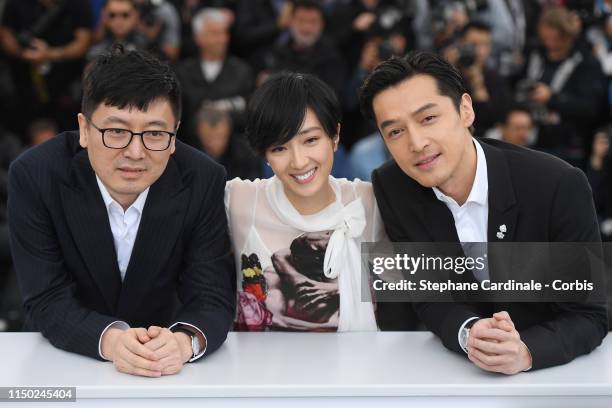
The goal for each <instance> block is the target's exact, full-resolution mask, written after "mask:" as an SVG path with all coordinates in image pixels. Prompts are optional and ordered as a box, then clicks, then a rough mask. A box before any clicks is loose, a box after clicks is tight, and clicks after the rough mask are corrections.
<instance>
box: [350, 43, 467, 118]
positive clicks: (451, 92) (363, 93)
mask: <svg viewBox="0 0 612 408" xmlns="http://www.w3.org/2000/svg"><path fill="white" fill-rule="evenodd" d="M415 75H429V76H431V77H433V78H434V79H435V81H436V83H437V85H438V92H440V95H444V96H448V97H450V98H451V99H452V100H453V104H454V105H455V108H456V109H457V112H459V107H460V105H461V97H462V96H463V94H465V93H469V92H468V90H467V87H466V86H465V82H464V80H463V77H462V76H461V73H460V72H459V71H458V70H457V68H455V67H454V66H453V65H452V64H450V63H449V62H448V61H446V60H445V59H444V58H442V57H441V56H439V55H437V54H434V53H431V52H423V51H413V52H410V53H408V54H406V55H405V56H404V57H392V58H391V59H388V60H386V61H384V62H381V63H380V64H378V66H376V68H375V69H374V71H372V72H371V73H370V74H369V75H368V76H367V77H366V79H365V80H364V82H363V85H362V86H361V89H360V90H359V103H360V106H361V112H362V113H363V115H364V116H365V117H366V118H368V119H371V120H375V118H376V116H375V114H374V109H373V108H372V101H373V100H374V98H375V97H376V95H378V94H379V93H380V92H382V91H384V90H386V89H388V88H391V87H393V86H396V85H399V84H400V83H401V82H404V81H405V80H407V79H410V78H412V77H413V76H415Z"/></svg>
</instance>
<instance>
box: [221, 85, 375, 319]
mask: <svg viewBox="0 0 612 408" xmlns="http://www.w3.org/2000/svg"><path fill="white" fill-rule="evenodd" d="M340 112H341V111H340V106H339V104H338V101H337V99H336V96H335V94H334V92H333V91H332V90H331V89H330V88H329V87H328V86H327V85H326V84H325V83H323V82H322V81H321V80H319V79H317V78H316V77H314V76H311V75H307V74H296V73H281V74H278V75H275V76H273V77H271V78H270V79H269V80H268V81H267V82H266V83H264V84H263V85H262V86H261V87H260V88H259V89H258V90H257V91H256V92H255V94H254V95H253V97H252V98H251V101H250V103H249V107H248V112H247V134H248V138H249V142H250V144H251V146H252V147H253V148H254V149H255V150H256V151H257V152H258V153H259V154H260V155H262V157H264V158H265V160H266V161H267V163H268V165H269V166H270V167H271V168H272V170H273V172H274V176H273V177H271V178H269V179H264V180H260V179H258V180H255V181H249V180H240V179H234V180H231V181H229V182H228V183H227V186H226V189H225V206H226V212H227V215H228V219H229V226H230V233H231V237H232V245H233V249H234V254H235V257H236V267H237V270H238V271H237V278H238V305H237V315H236V324H235V328H236V330H245V331H265V330H292V331H366V330H377V325H376V319H375V315H374V307H373V304H372V302H371V300H370V295H369V290H368V288H367V286H366V287H365V288H364V289H365V290H364V291H363V296H364V301H362V291H361V288H362V286H363V285H367V279H368V278H367V275H363V276H362V273H361V253H360V246H361V242H372V241H379V240H381V239H382V237H383V234H384V230H383V224H382V222H381V220H380V215H379V213H378V209H377V207H376V202H375V199H374V194H373V192H372V186H371V185H370V183H367V182H362V181H359V180H355V181H349V180H346V179H336V178H334V177H332V176H331V175H330V173H331V169H332V163H333V158H334V152H335V151H336V149H337V147H338V142H339V131H340V116H341V113H340Z"/></svg>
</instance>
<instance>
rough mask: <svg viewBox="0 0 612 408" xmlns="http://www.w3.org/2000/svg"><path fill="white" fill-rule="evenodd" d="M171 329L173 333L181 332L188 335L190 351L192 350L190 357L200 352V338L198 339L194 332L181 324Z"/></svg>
mask: <svg viewBox="0 0 612 408" xmlns="http://www.w3.org/2000/svg"><path fill="white" fill-rule="evenodd" d="M172 331H173V332H175V333H176V332H182V333H185V334H186V335H188V336H189V337H190V338H191V351H192V355H191V358H194V357H195V356H197V355H198V353H199V352H200V339H198V336H197V335H196V334H195V333H194V332H192V331H191V330H189V329H186V328H185V327H182V326H177V327H175V328H173V329H172Z"/></svg>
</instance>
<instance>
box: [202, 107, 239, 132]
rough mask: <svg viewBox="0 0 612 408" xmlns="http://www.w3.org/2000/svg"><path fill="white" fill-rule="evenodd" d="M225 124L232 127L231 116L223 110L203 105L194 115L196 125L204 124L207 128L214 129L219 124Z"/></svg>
mask: <svg viewBox="0 0 612 408" xmlns="http://www.w3.org/2000/svg"><path fill="white" fill-rule="evenodd" d="M223 122H225V123H227V124H228V125H229V126H230V127H231V126H232V116H231V115H230V113H229V112H228V111H227V110H225V109H219V108H215V107H212V106H208V105H206V104H205V105H203V106H202V107H201V108H200V109H199V110H198V113H197V114H196V123H197V124H198V125H199V124H202V123H206V124H208V125H209V126H212V127H215V126H217V125H218V124H220V123H223Z"/></svg>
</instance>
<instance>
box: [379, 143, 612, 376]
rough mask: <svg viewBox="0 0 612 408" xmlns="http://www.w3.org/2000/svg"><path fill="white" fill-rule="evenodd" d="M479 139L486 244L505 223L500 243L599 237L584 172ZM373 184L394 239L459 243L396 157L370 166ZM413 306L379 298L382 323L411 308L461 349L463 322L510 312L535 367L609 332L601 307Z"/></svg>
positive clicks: (567, 356)
mask: <svg viewBox="0 0 612 408" xmlns="http://www.w3.org/2000/svg"><path fill="white" fill-rule="evenodd" d="M479 141H480V143H481V146H482V149H483V151H484V153H485V157H486V160H487V174H488V181H489V219H488V232H487V236H488V241H489V242H495V241H499V239H498V238H497V237H496V233H497V228H498V226H499V225H502V224H505V225H506V226H507V233H506V234H505V237H504V241H516V242H598V241H600V236H599V228H598V224H597V218H596V215H595V209H594V205H593V198H592V194H591V190H590V188H589V185H588V183H587V180H586V177H585V176H584V174H583V173H582V171H580V170H578V169H576V168H574V167H572V166H570V165H568V164H567V163H565V162H563V161H561V160H559V159H557V158H555V157H553V156H550V155H547V154H545V153H540V152H536V151H533V150H529V149H525V148H521V147H517V146H513V145H509V144H507V143H503V142H499V141H495V140H489V139H480V140H479ZM372 182H373V185H374V192H375V195H376V200H377V202H378V206H379V208H380V213H381V215H382V218H383V221H384V223H385V229H386V231H387V234H388V235H389V237H390V238H391V240H392V241H396V242H458V241H459V238H458V235H457V230H456V228H455V223H454V219H453V216H452V213H451V211H450V210H449V209H448V207H447V206H446V205H445V204H444V203H443V202H441V201H439V200H438V199H437V198H436V196H435V194H434V192H433V190H432V189H431V188H426V187H423V186H421V185H420V184H418V183H417V182H416V181H414V180H413V179H411V178H410V177H408V176H407V175H406V174H405V173H404V172H403V171H402V170H401V169H400V168H399V166H398V165H397V164H396V163H395V162H394V161H390V162H387V163H386V164H384V165H383V166H381V167H380V168H379V169H377V170H375V171H374V172H373V174H372ZM412 309H413V310H412V311H411V310H410V308H409V307H408V305H406V304H399V305H398V304H392V303H387V304H385V303H381V304H380V305H379V311H378V313H379V315H380V320H381V321H384V322H387V324H393V325H395V326H396V327H397V326H400V325H404V326H406V325H410V322H409V321H410V320H413V319H415V316H414V313H416V315H417V316H418V318H419V319H420V320H422V322H423V323H424V324H425V325H426V326H427V328H428V329H429V330H431V331H432V332H434V333H435V334H436V335H438V336H439V337H440V338H441V340H442V342H443V343H444V345H445V346H446V347H448V348H449V349H451V350H455V351H457V352H460V353H464V352H463V350H462V349H461V348H460V346H459V344H458V341H457V333H458V331H459V328H460V326H461V324H462V323H463V322H464V321H465V320H466V319H468V318H469V317H474V316H481V317H490V316H491V314H492V313H493V312H497V311H500V310H507V311H508V313H509V314H510V316H511V318H512V320H513V321H514V323H515V326H516V328H517V330H518V331H519V333H520V335H521V339H522V340H523V341H524V342H525V344H526V345H527V346H528V347H529V350H530V351H531V354H532V357H533V368H534V369H537V368H543V367H548V366H553V365H558V364H563V363H566V362H568V361H570V360H572V359H573V358H575V357H576V356H579V355H581V354H585V353H589V352H590V351H591V350H593V349H594V348H595V347H597V346H598V345H599V344H600V343H601V341H602V339H603V338H604V337H605V335H606V333H607V330H608V327H607V313H606V308H605V306H604V305H603V304H585V303H505V304H500V303H414V304H412ZM411 313H412V314H411ZM385 314H388V315H387V316H384V315H385ZM389 314H390V315H391V316H390V315H389ZM398 320H399V322H398ZM407 320H408V322H407Z"/></svg>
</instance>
